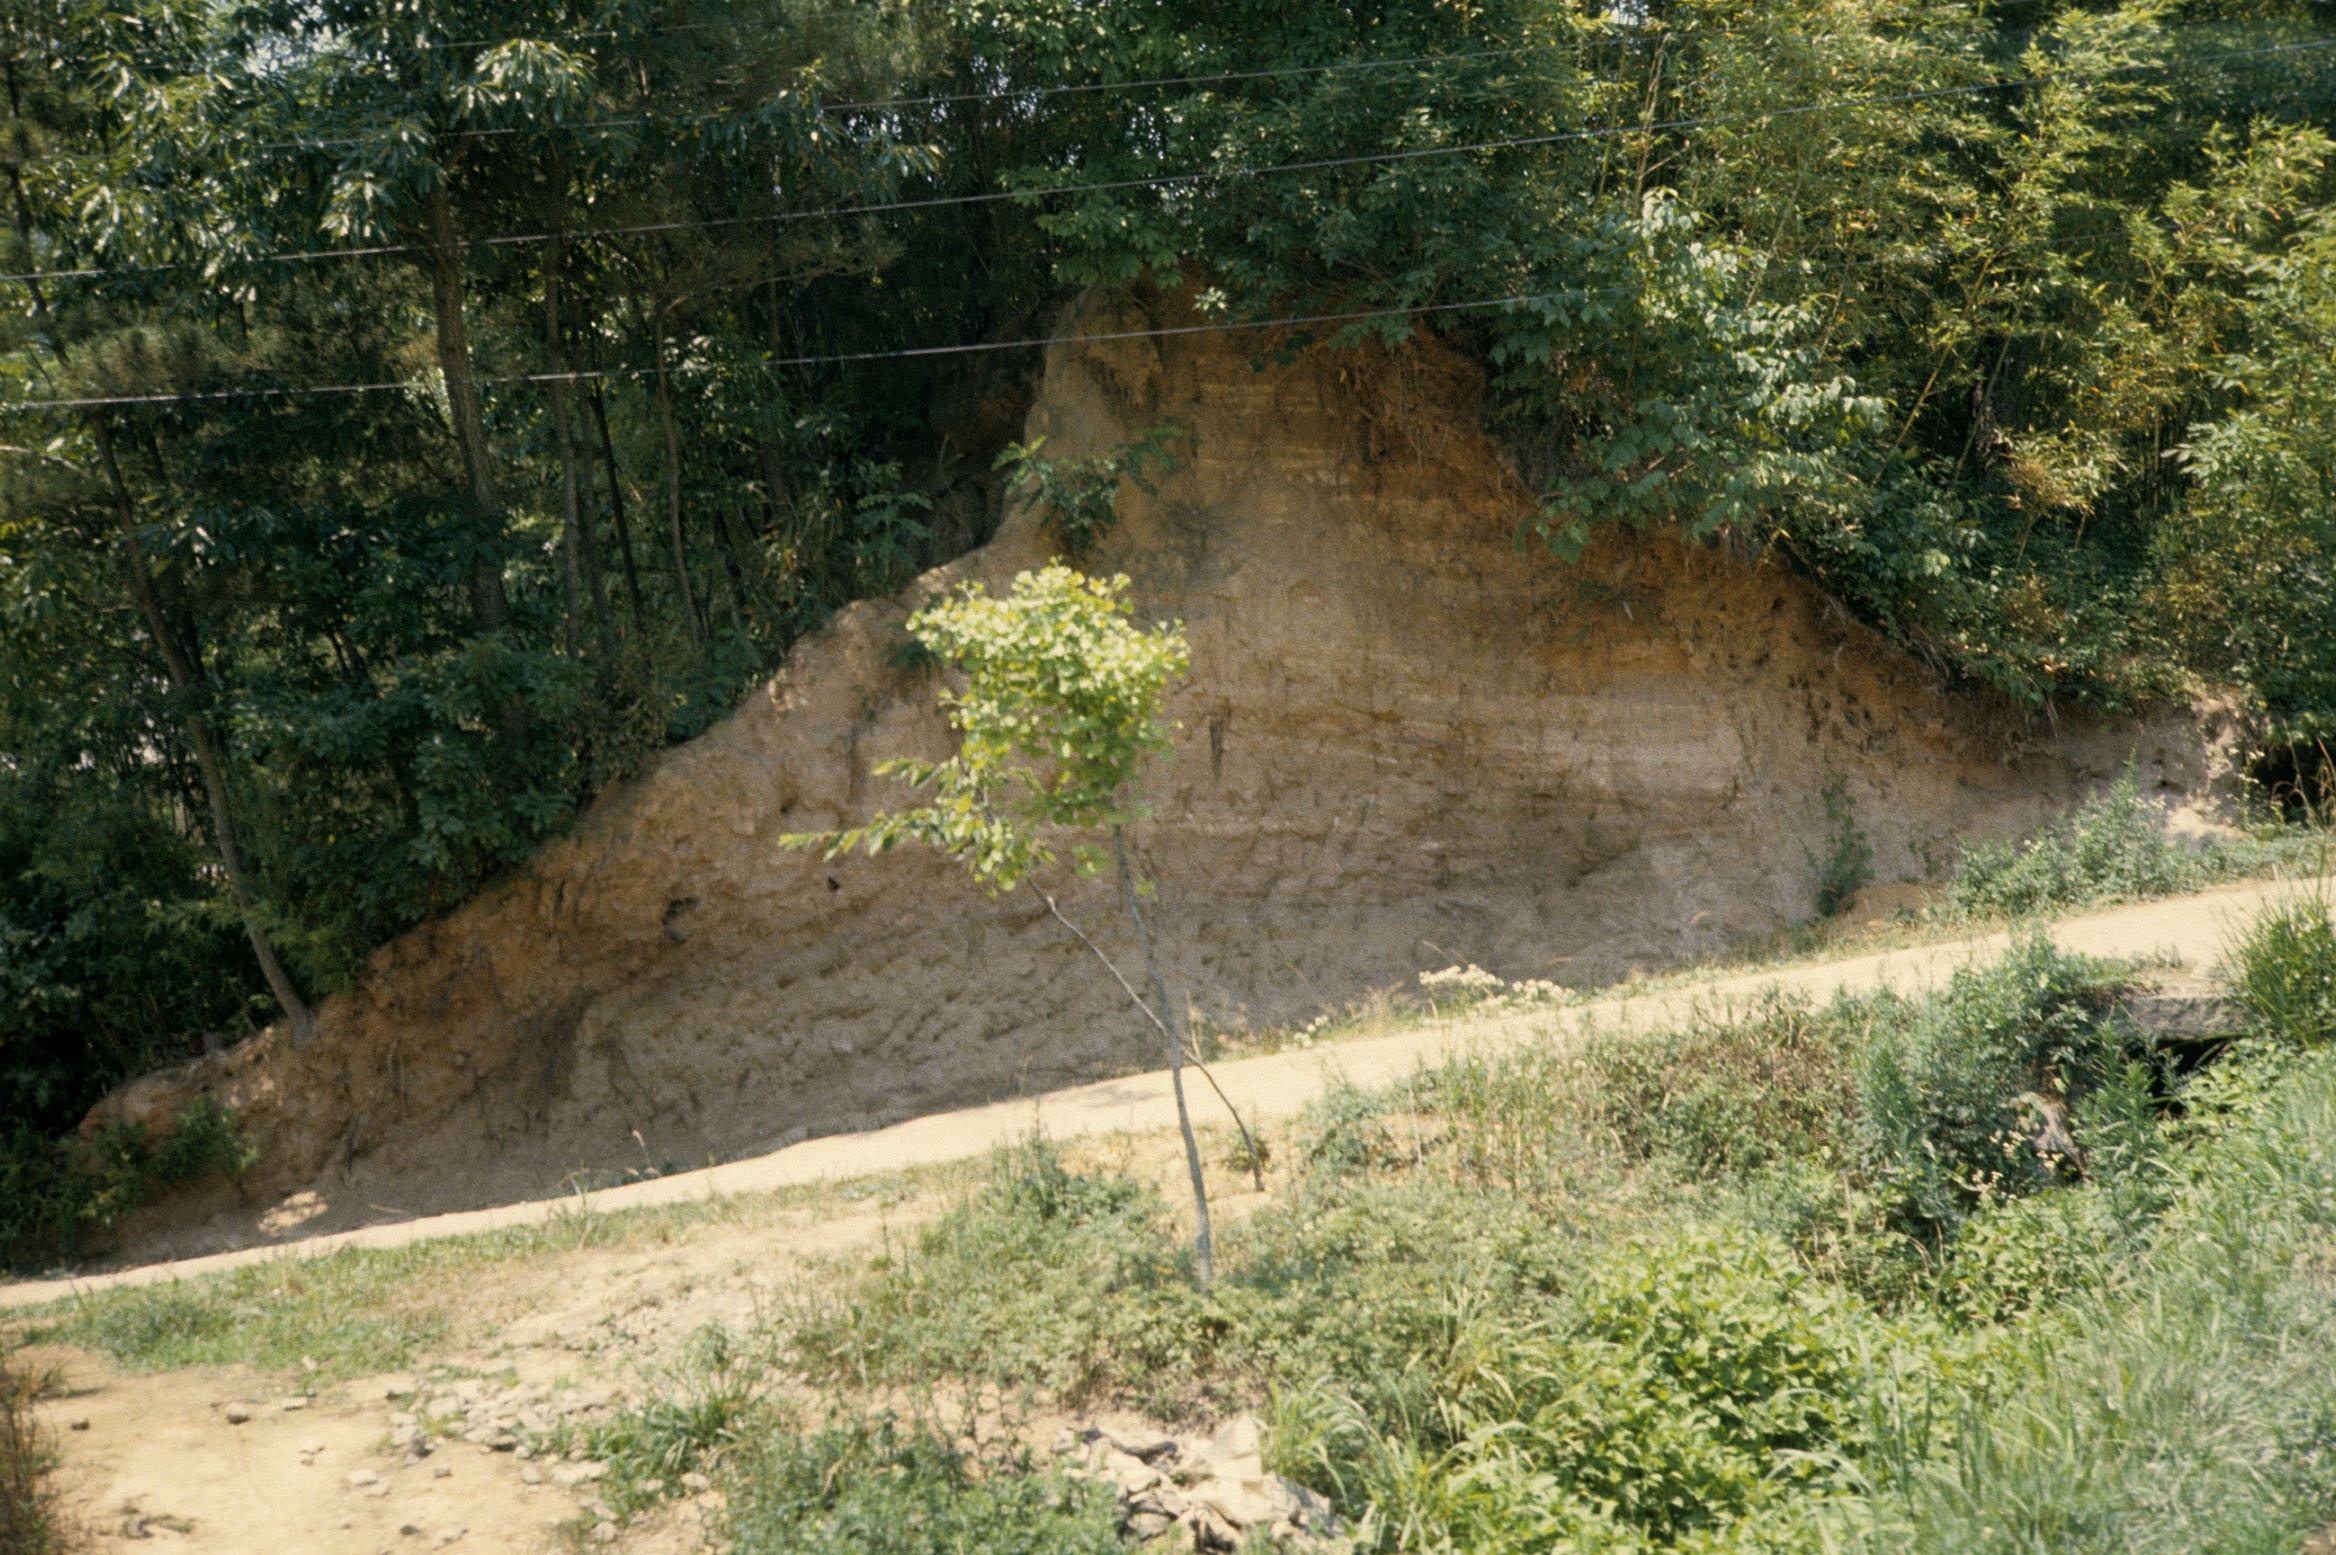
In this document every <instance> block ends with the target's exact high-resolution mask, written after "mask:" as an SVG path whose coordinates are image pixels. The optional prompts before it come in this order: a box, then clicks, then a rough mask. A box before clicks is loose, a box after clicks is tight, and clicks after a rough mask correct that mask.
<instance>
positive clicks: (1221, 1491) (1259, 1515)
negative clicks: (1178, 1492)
mask: <svg viewBox="0 0 2336 1555" xmlns="http://www.w3.org/2000/svg"><path fill="white" fill-rule="evenodd" d="M1192 1499H1193V1500H1195V1501H1197V1502H1199V1503H1200V1504H1201V1505H1202V1506H1204V1507H1206V1508H1207V1509H1208V1510H1210V1511H1212V1512H1214V1513H1216V1514H1217V1515H1218V1516H1219V1517H1221V1518H1223V1519H1224V1520H1225V1521H1226V1522H1228V1523H1231V1524H1232V1525H1233V1526H1234V1527H1236V1528H1254V1527H1256V1526H1257V1525H1258V1524H1260V1523H1270V1522H1272V1521H1273V1520H1274V1504H1273V1498H1272V1497H1270V1496H1268V1495H1267V1494H1266V1491H1265V1476H1264V1475H1263V1474H1262V1473H1260V1474H1259V1475H1258V1476H1257V1478H1255V1479H1210V1480H1203V1481H1202V1482H1201V1483H1200V1484H1198V1485H1195V1486H1193V1487H1192Z"/></svg>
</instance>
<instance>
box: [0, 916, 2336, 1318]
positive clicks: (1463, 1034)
mask: <svg viewBox="0 0 2336 1555" xmlns="http://www.w3.org/2000/svg"><path fill="white" fill-rule="evenodd" d="M2324 885H2325V883H2323V886H2324ZM2297 889H2299V887H2298V886H2297V885H2295V884H2292V883H2279V882H2251V883H2247V884H2242V885H2234V886H2227V887H2223V888H2221V889H2218V890H2213V891H2207V892H2202V893H2200V894H2198V895H2194V896H2185V897H2175V898H2170V899H2168V900H2165V901H2159V902H2145V903H2141V904H2139V905H2136V906H2131V907H2119V908H2113V909H2110V910H2108V911H2105V912H2096V913H2087V914H2084V915H2081V916H2077V917H2071V918H2067V919H2064V920H2062V921H2061V922H2059V923H2057V924H2054V925H2052V926H2051V934H2052V937H2053V939H2054V941H2055V942H2057V943H2058V944H2059V945H2061V946H2062V947H2063V948H2064V949H2067V950H2071V951H2077V952H2082V953H2086V954H2091V955H2100V956H2127V957H2138V956H2155V957H2159V958H2161V959H2163V960H2165V961H2166V962H2168V963H2169V966H2170V969H2172V970H2178V971H2179V972H2182V973H2187V974H2190V975H2193V976H2203V975H2205V974H2206V973H2208V972H2210V971H2211V970H2212V969H2213V967H2214V965H2215V964H2216V962H2217V961H2219V960H2220V959H2221V957H2222V955H2223V953H2224V947H2225V944H2226V942H2227V941H2228V939H2229V938H2230V936H2231V934H2232V933H2233V932H2234V931H2235V930H2236V929H2237V928H2238V927H2240V926H2241V925H2243V924H2244V923H2245V922H2246V921H2247V920H2248V919H2249V918H2250V917H2251V915H2252V914H2253V912H2254V910H2255V909H2256V908H2257V907H2259V906H2261V905H2262V904H2263V903H2264V902H2266V901H2269V900H2272V899H2275V898H2277V897H2279V896H2281V895H2284V894H2287V893H2291V892H2293V891H2295V890H2297ZM2007 943H2008V936H2007V935H2005V934H2002V933H1996V934H1987V935H1981V936H1977V937H1973V938H1968V939H1956V940H1948V941H1942V942H1938V943H1934V944H1928V945H1918V946H1913V947H1909V948H1905V949H1897V950H1888V951H1881V952H1876V953H1872V954H1866V955H1854V956H1849V957H1846V958H1841V959H1830V960H1815V961H1811V962H1807V963H1803V964H1799V965H1791V966H1783V967H1770V968H1762V969H1759V970H1757V971H1752V972H1746V973H1740V974H1734V975H1729V976H1722V977H1715V978H1710V979H1704V980H1696V981H1690V982H1686V983H1683V984H1682V985H1681V986H1678V987H1675V988H1670V989H1664V990H1660V991H1656V992H1651V993H1642V994H1638V995H1635V996H1630V997H1618V998H1612V999H1605V1000H1599V1001H1594V1002H1592V1003H1588V1004H1584V1005H1580V1006H1576V1007H1572V1008H1567V1009H1561V1010H1549V1011H1539V1012H1535V1013H1532V1014H1529V1015H1521V1016H1508V1017H1503V1018H1496V1019H1475V1020H1455V1021H1451V1022H1447V1023H1440V1024H1434V1025H1428V1026H1422V1027H1419V1028H1416V1029H1413V1030H1407V1031H1403V1032H1399V1033H1396V1034H1394V1035H1392V1036H1385V1037H1378V1038H1372V1039H1368V1040H1362V1041H1353V1042H1344V1043H1339V1044H1336V1045H1333V1046H1327V1047H1321V1048H1312V1049H1300V1050H1296V1051H1291V1052H1285V1053H1276V1054H1270V1055H1267V1056H1263V1057H1257V1058H1245V1059H1236V1060H1231V1061H1227V1062H1224V1063H1220V1064H1218V1065H1216V1066H1215V1070H1216V1075H1217V1079H1218V1081H1219V1083H1220V1084H1222V1085H1223V1087H1224V1088H1225V1091H1226V1093H1227V1094H1228V1095H1229V1096H1231V1098H1232V1099H1233V1101H1234V1103H1235V1105H1237V1106H1239V1107H1240V1108H1241V1109H1242V1110H1243V1112H1244V1113H1245V1114H1247V1115H1248V1116H1249V1117H1250V1118H1252V1119H1253V1120H1274V1119H1280V1118H1287V1117H1290V1116H1292V1115H1294V1114H1296V1113H1297V1112H1299V1111H1300V1110H1301V1109H1303V1108H1304V1107H1305V1105H1306V1104H1307V1103H1308V1102H1310V1101H1312V1100H1313V1099H1314V1098H1315V1097H1317V1096H1319V1095H1320V1094H1322V1092H1323V1090H1324V1089H1325V1088H1326V1087H1327V1086H1329V1085H1330V1084H1332V1083H1334V1082H1335V1081H1336V1080H1337V1079H1339V1078H1342V1077H1343V1078H1344V1079H1347V1080H1350V1081H1352V1082H1354V1083H1356V1084H1358V1085H1373V1084H1381V1083H1385V1082H1387V1081H1390V1080H1394V1079H1397V1078H1400V1077H1401V1076H1403V1075H1405V1074H1408V1073H1410V1072H1411V1071H1412V1069H1413V1068H1415V1067H1416V1066H1417V1065H1419V1064H1420V1063H1422V1062H1423V1061H1425V1062H1432V1061H1434V1060H1436V1059H1438V1058H1441V1057H1443V1056H1445V1055H1448V1054H1451V1053H1454V1052H1458V1051H1462V1050H1465V1049H1467V1048H1470V1047H1472V1046H1477V1045H1492V1046H1497V1045H1500V1044H1504V1043H1508V1042H1514V1041H1517V1040H1520V1039H1522V1038H1524V1037H1527V1036H1530V1035H1534V1034H1540V1033H1551V1032H1554V1033H1559V1034H1564V1033H1569V1032H1575V1031H1579V1030H1581V1029H1583V1028H1584V1026H1586V1025H1590V1024H1595V1025H1596V1026H1597V1027H1598V1028H1600V1029H1604V1030H1633V1029H1638V1030H1644V1029H1649V1028H1652V1027H1658V1026H1661V1025H1664V1024H1667V1023H1672V1022H1676V1021H1677V1020H1679V1019H1680V1018H1681V1017H1683V1016H1685V1015H1686V1014H1688V1013H1689V1012H1690V1011H1692V1010H1693V1009H1694V1008H1696V1007H1697V1006H1698V1005H1702V1006H1707V1007H1708V1006H1713V1005H1720V1004H1726V1003H1730V1002H1735V1001H1740V1000H1744V999H1747V998H1750V997H1753V996H1755V995H1757V994H1758V993H1759V992H1760V991H1762V990H1763V989H1767V988H1771V987H1775V988H1781V989H1786V990H1791V991H1795V992H1800V993H1806V994H1809V995H1811V996H1813V997H1817V998H1825V997H1829V996H1830V995H1831V994H1832V993H1833V992H1834V991H1835V990H1836V989H1848V990H1851V991H1859V990H1865V989H1871V988H1875V987H1879V986H1883V985H1888V986H1892V987H1896V988H1898V989H1900V990H1904V991H1912V990H1915V989H1920V988H1925V987H1930V986H1933V985H1935V984H1938V983H1941V982H1943V981H1945V980H1946V979H1947V978H1948V977H1949V976H1951V975H1952V974H1953V972H1954V970H1955V969H1956V968H1957V967H1960V966H1963V965H1966V964H1968V963H1970V962H1972V961H1975V960H1982V959H1991V958H1993V957H1994V956H1996V955H1999V954H2001V952H2002V951H2003V949H2004V948H2005V946H2006V944H2007ZM1194 1106H1195V1108H1196V1116H1197V1117H1198V1118H1199V1119H1200V1120H1201V1121H1203V1122H1204V1123H1205V1122H1211V1121H1223V1111H1222V1108H1220V1107H1219V1106H1218V1105H1217V1103H1216V1100H1215V1098H1214V1097H1213V1096H1211V1095H1210V1094H1209V1093H1208V1091H1207V1089H1206V1087H1205V1086H1202V1087H1196V1088H1195V1100H1194ZM1175 1122H1176V1114H1175V1104H1174V1101H1173V1099H1172V1097H1171V1095H1170V1091H1169V1082H1168V1075H1167V1073H1166V1071H1155V1072H1152V1073H1147V1074H1138V1075H1130V1076H1127V1077H1125V1078H1123V1079H1118V1080H1106V1081H1102V1082H1100V1083H1097V1084H1094V1085H1083V1086H1077V1087H1074V1088H1072V1089H1069V1090H1062V1091H1054V1092H1050V1093H1048V1094H1046V1095H1043V1096H1037V1097H1029V1098H1024V1099H1022V1100H1018V1101H1012V1102H1000V1103H997V1104H995V1105H992V1106H987V1107H975V1108H969V1109H967V1110H965V1111H961V1112H946V1113H936V1114H933V1115H931V1116H928V1117H923V1118H917V1119H914V1120H912V1121H910V1122H907V1123H901V1124H897V1125H895V1126H893V1127H891V1128H886V1129H879V1130H876V1131H875V1132H872V1133H866V1134H846V1135H837V1136H833V1137H829V1138H824V1139H813V1140H807V1141H805V1142H803V1143H801V1144H798V1145H792V1146H789V1147H788V1148H786V1149H784V1150H779V1151H775V1152H773V1153H771V1154H769V1155H765V1156H758V1157H754V1158H752V1159H748V1160H741V1161H732V1162H728V1163H725V1164H723V1165H720V1166H712V1167H707V1168H704V1169H702V1170H699V1171H693V1172H682V1173H676V1174H675V1175H673V1176H669V1177H660V1178H656V1179H653V1180H650V1181H647V1182H640V1183H633V1184H629V1185H627V1186H624V1187H620V1188H610V1189H607V1190H604V1191H602V1192H599V1193H595V1194H592V1195H590V1198H589V1203H590V1205H591V1207H593V1208H595V1209H599V1210H602V1211H610V1210H622V1209H631V1208H639V1207H643V1206H649V1205H659V1204H673V1203H680V1202H685V1201H688V1200H694V1199H701V1198H707V1197H713V1196H719V1195H726V1194H754V1193H762V1192H768V1191H770V1190H772V1189H777V1188H786V1187H795V1186H800V1185H805V1184H812V1183H819V1182H823V1181H824V1182H832V1181H840V1180H844V1179H849V1178H853V1177H860V1176H868V1175H874V1174H878V1173H884V1172H897V1171H900V1170H902V1169H904V1168H907V1167H912V1166H921V1165H928V1164H933V1163H939V1162H946V1161H953V1160H962V1159H965V1158H967V1157H972V1156H979V1155H982V1154H985V1153H987V1152H988V1151H990V1150H992V1149H995V1148H996V1147H998V1146H1000V1145H1004V1144H1010V1143H1012V1142H1013V1141H1015V1140H1017V1139H1019V1138H1022V1137H1023V1136H1025V1135H1026V1134H1028V1133H1029V1132H1030V1130H1032V1129H1033V1128H1039V1129H1043V1130H1045V1131H1046V1132H1047V1133H1048V1134H1049V1135H1051V1136H1052V1137H1054V1138H1056V1139H1062V1140H1069V1139H1078V1138H1085V1137H1089V1136H1093V1135H1098V1134H1108V1133H1114V1132H1126V1133H1134V1134H1144V1133H1151V1132H1154V1131H1158V1130H1164V1129H1170V1128H1173V1127H1174V1126H1175ZM576 1202H577V1201H576V1200H575V1199H572V1198H570V1199H558V1200H540V1199H539V1200H531V1201H528V1202H524V1203H518V1204H506V1205H499V1206H497V1207H494V1208H491V1209H483V1210H472V1211H468V1212H464V1213H460V1214H452V1215H437V1216H431V1217H428V1218H425V1219H417V1220H409V1221H402V1222H398V1223H395V1224H390V1225H378V1226H368V1227H364V1228H362V1229H358V1230H353V1231H343V1232H337V1233H333V1234H331V1235H326V1236H315V1237H309V1238H306V1239H298V1240H286V1241H283V1242H279V1243H272V1244H269V1245H264V1246H257V1247H248V1248H242V1249H239V1250H237V1251H234V1252H227V1253H215V1254H211V1255H209V1256H205V1257H200V1258H187V1259H180V1260H177V1261H175V1262H168V1263H155V1264H147V1265H143V1266H139V1267H134V1268H129V1269H123V1270H118V1271H115V1272H112V1273H107V1274H101V1275H94V1276H89V1277H86V1278H80V1279H57V1280H33V1281H25V1282H21V1283H17V1284H12V1285H5V1286H0V1310H6V1309H8V1308H12V1307H22V1306H26V1305H29V1304H32V1303H36V1302H44V1301H53V1300H56V1299H58V1298H59V1297H62V1296H67V1295H70V1294H72V1293H74V1292H76V1291H87V1290H102V1289H106V1288H109V1287H112V1286H116V1285H125V1284H147V1283H152V1282H155V1281H166V1280H173V1279H184V1278H188V1277H190V1276H193V1275H198V1274H205V1273H209V1272H211V1271H214V1270H220V1269H229V1268H235V1267H239V1266H242V1265H246V1264H252V1263H258V1262H262V1261H265V1260H267V1259H271V1258H280V1257H285V1256H295V1257H314V1256H318V1255H320V1254H323V1253H327V1252H331V1251H333V1250H334V1249H336V1248H341V1247H392V1246H402V1245H404V1244H406V1243H410V1242H416V1241H421V1240H423V1239H426V1238H430V1237H443V1236H461V1235H465V1234H468V1233H472V1232H479V1231H486V1230H492V1229H495V1228H498V1227H503V1226H512V1225H527V1224H537V1223H541V1222H543V1221H546V1220H548V1219H550V1218H551V1217H552V1216H554V1215H556V1214H558V1213H560V1212H561V1211H563V1210H572V1209H573V1208H574V1207H575V1206H576Z"/></svg>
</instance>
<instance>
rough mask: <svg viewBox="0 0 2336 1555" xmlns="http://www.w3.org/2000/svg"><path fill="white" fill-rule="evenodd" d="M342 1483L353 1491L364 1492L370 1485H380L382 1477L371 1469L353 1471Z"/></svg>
mask: <svg viewBox="0 0 2336 1555" xmlns="http://www.w3.org/2000/svg"><path fill="white" fill-rule="evenodd" d="M341 1483H343V1484H345V1485H347V1486H348V1487H349V1488H350V1489H351V1490H363V1489H365V1488H366V1487H367V1486H369V1485H378V1484H380V1483H381V1476H380V1475H379V1474H376V1473H374V1472H373V1471H372V1470H371V1469H353V1470H351V1471H350V1473H349V1475H348V1477H347V1478H346V1479H344V1480H343V1481H342V1482H341Z"/></svg>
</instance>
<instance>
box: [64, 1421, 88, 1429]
mask: <svg viewBox="0 0 2336 1555" xmlns="http://www.w3.org/2000/svg"><path fill="white" fill-rule="evenodd" d="M65 1429H66V1430H68V1431H86V1430H88V1429H89V1422H88V1420H86V1419H82V1420H75V1421H72V1422H70V1423H69V1424H67V1425H66V1427H65Z"/></svg>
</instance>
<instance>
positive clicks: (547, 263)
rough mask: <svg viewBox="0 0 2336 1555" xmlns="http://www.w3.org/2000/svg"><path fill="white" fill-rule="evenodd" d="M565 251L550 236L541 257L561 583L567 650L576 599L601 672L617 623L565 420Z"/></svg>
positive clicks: (573, 633)
mask: <svg viewBox="0 0 2336 1555" xmlns="http://www.w3.org/2000/svg"><path fill="white" fill-rule="evenodd" d="M563 262H564V250H563V247H562V244H561V242H560V240H559V238H557V237H554V238H553V239H552V242H551V246H550V249H549V251H548V252H547V253H546V254H545V256H544V271H543V329H544V340H545V344H546V346H547V347H548V349H549V351H550V354H551V368H552V381H551V391H552V436H553V437H554V438H556V439H557V440H558V442H559V445H560V550H561V553H562V560H563V561H564V562H565V566H564V567H563V568H562V569H561V582H562V584H563V586H564V587H565V589H566V592H567V605H568V651H569V652H570V653H574V652H576V638H577V635H578V633H579V632H581V631H582V629H583V628H582V623H581V621H580V620H579V614H578V610H577V602H578V597H579V596H581V597H582V599H583V600H584V601H586V602H587V608H588V609H590V611H591V613H592V631H593V637H594V640H595V646H596V647H597V648H598V650H599V656H600V663H601V665H602V667H603V669H604V670H605V669H607V668H608V667H611V666H613V665H614V664H615V663H616V621H615V619H614V618H613V617H611V616H610V614H609V611H608V586H607V583H606V582H605V581H604V580H603V579H602V577H601V573H600V544H599V541H598V539H597V538H596V537H595V536H594V534H593V533H592V515H591V513H590V512H589V511H588V510H587V509H586V507H585V506H584V501H583V492H582V481H581V479H580V478H579V475H578V472H577V468H576V466H577V454H576V435H575V430H574V428H572V427H571V426H570V425H569V421H568V379H567V372H568V353H567V348H566V344H565V342H564V341H563V339H562V337H561V330H560V268H561V265H562V264H563Z"/></svg>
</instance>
